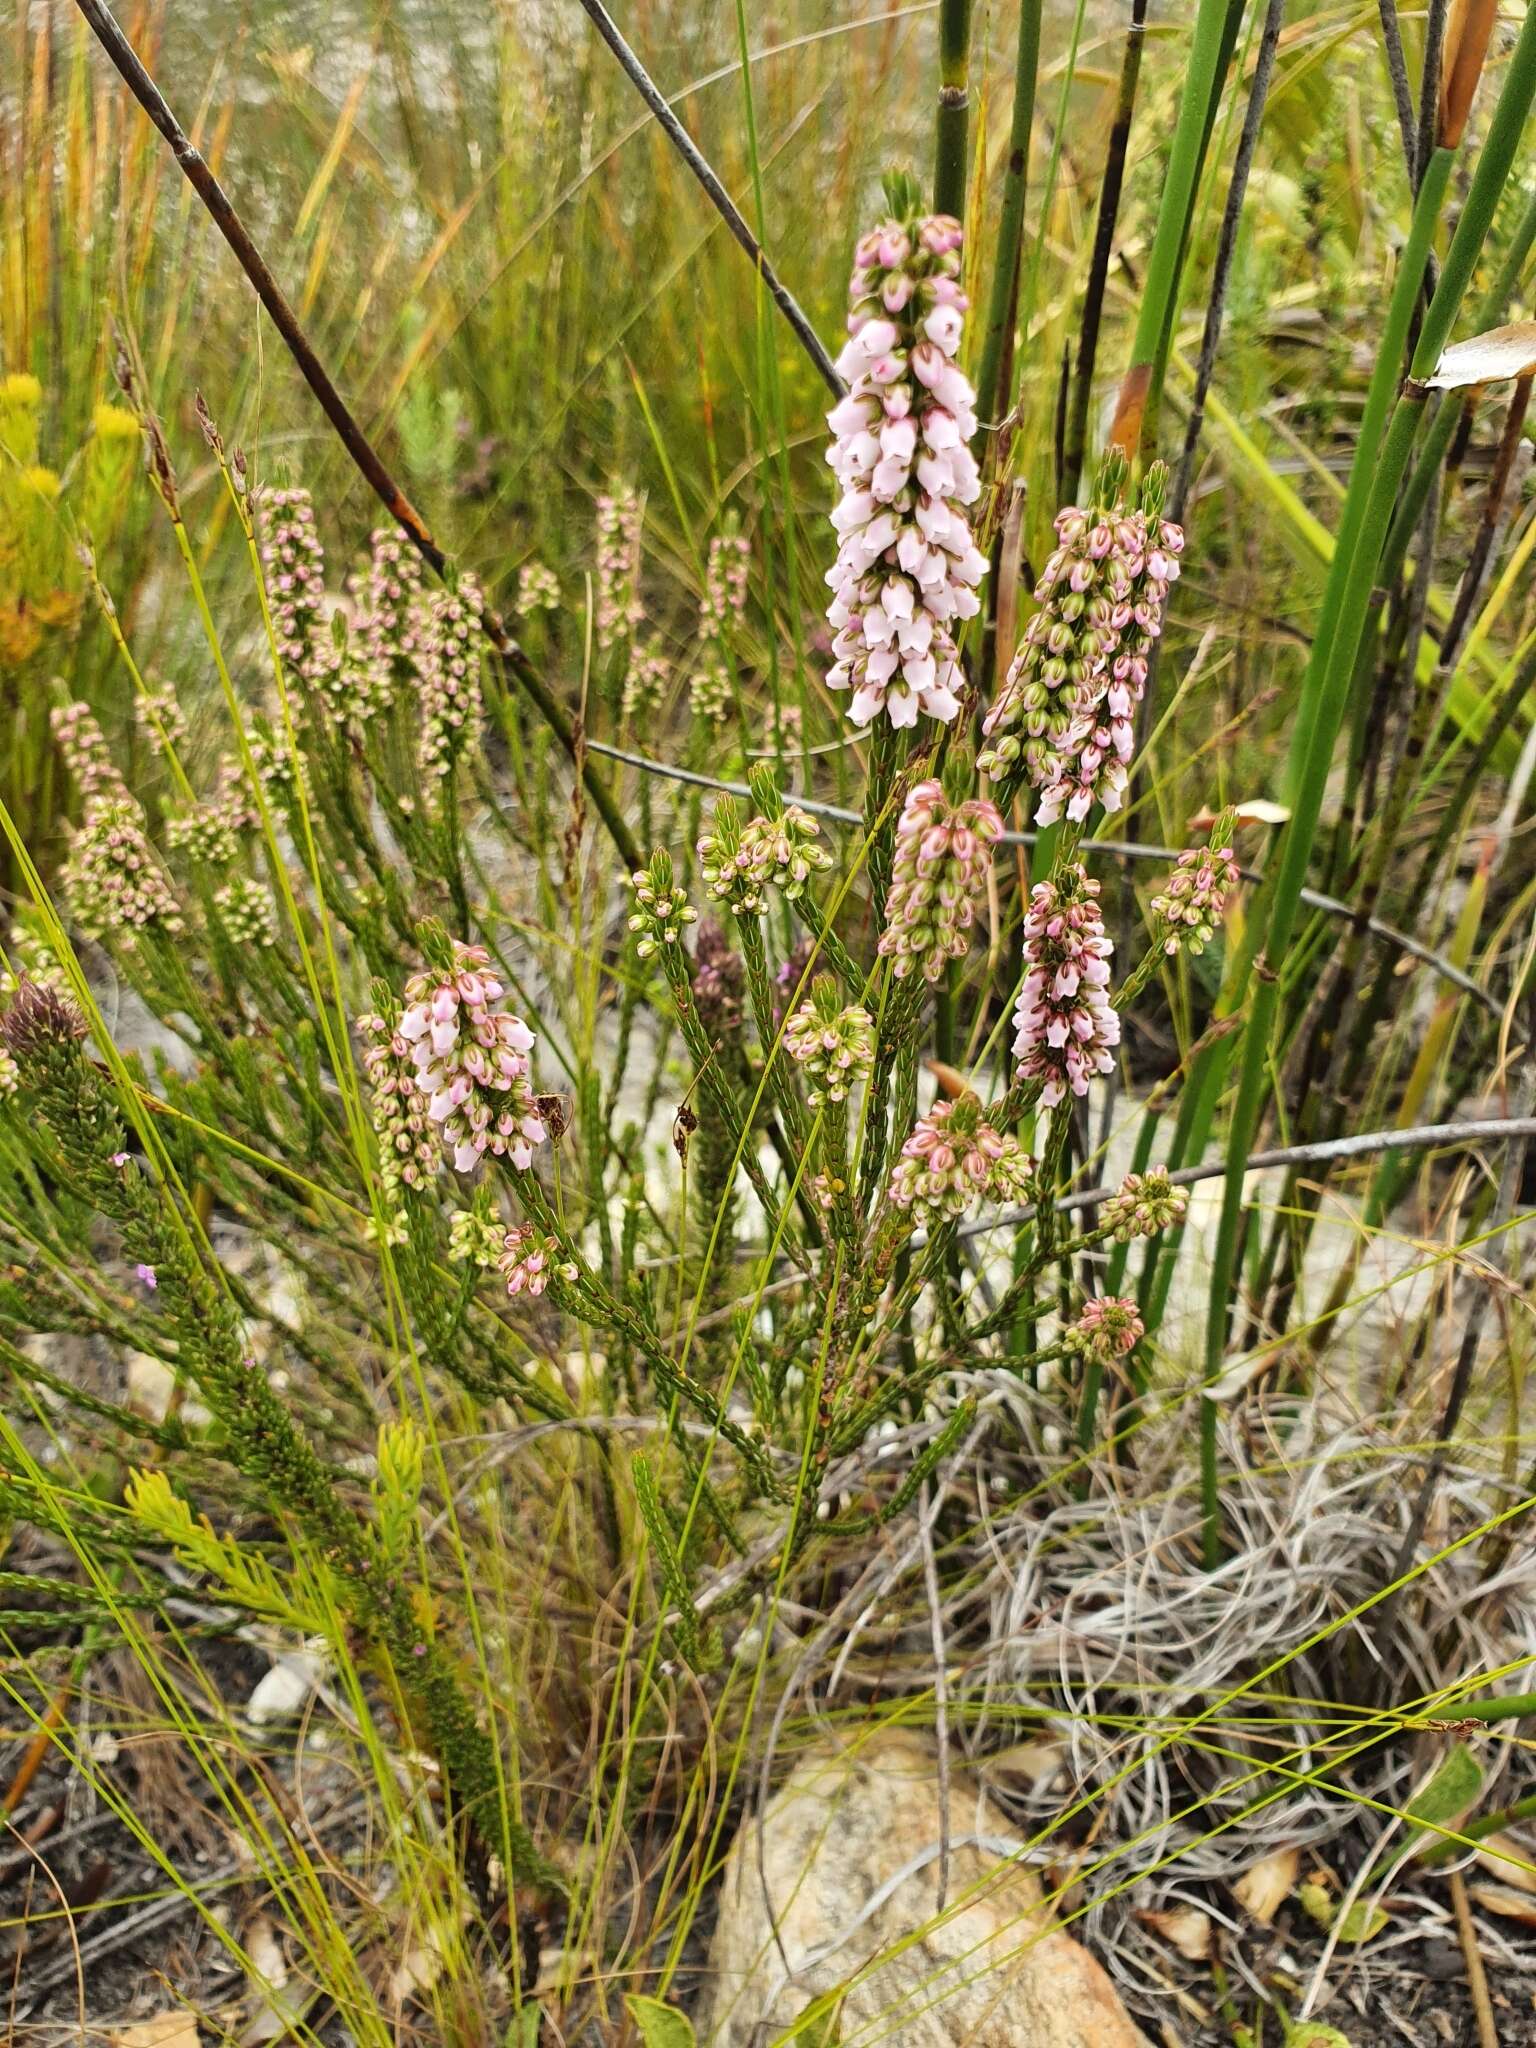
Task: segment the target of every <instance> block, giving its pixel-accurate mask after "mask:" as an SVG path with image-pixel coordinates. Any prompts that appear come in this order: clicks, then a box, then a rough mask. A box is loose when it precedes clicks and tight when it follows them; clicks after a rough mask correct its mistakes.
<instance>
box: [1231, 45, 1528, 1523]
mask: <svg viewBox="0 0 1536 2048" xmlns="http://www.w3.org/2000/svg"><path fill="white" fill-rule="evenodd" d="M1533 98H1536V11H1533V12H1532V13H1531V14H1529V15H1527V17H1526V20H1525V23H1524V26H1523V27H1522V29H1521V32H1520V39H1519V41H1518V43H1517V45H1516V47H1515V52H1514V55H1513V56H1512V57H1511V59H1510V63H1509V68H1508V71H1507V73H1506V76H1505V81H1504V89H1503V91H1502V92H1501V94H1500V96H1499V101H1498V105H1497V106H1496V108H1495V109H1494V114H1493V118H1492V121H1491V122H1490V124H1489V129H1488V136H1487V140H1486V141H1485V143H1484V145H1483V149H1482V153H1481V155H1480V156H1479V158H1478V162H1477V167H1476V170H1475V171H1474V173H1473V177H1472V184H1471V189H1470V190H1469V192H1468V194H1467V199H1466V203H1465V205H1464V207H1463V209H1462V212H1461V217H1460V219H1459V220H1458V222H1457V224H1456V232H1455V234H1454V236H1453V237H1452V240H1451V246H1450V249H1449V251H1448V253H1447V255H1446V259H1445V265H1444V268H1443V270H1442V271H1441V274H1440V279H1439V283H1438V285H1437V286H1436V289H1435V294H1434V297H1433V298H1432V299H1431V301H1430V304H1429V307H1428V310H1427V311H1426V313H1425V315H1424V320H1423V325H1422V327H1421V330H1420V333H1419V339H1418V344H1417V347H1416V348H1415V350H1414V354H1413V361H1412V363H1411V365H1410V370H1409V378H1410V381H1409V383H1408V385H1407V386H1406V387H1405V388H1404V390H1403V392H1402V393H1401V395H1400V396H1399V398H1398V400H1397V404H1396V407H1395V409H1394V411H1393V413H1392V418H1391V423H1390V425H1389V426H1388V428H1387V432H1386V436H1385V439H1384V440H1383V441H1381V443H1380V449H1379V453H1378V451H1377V445H1376V435H1375V433H1374V432H1373V427H1374V421H1375V419H1376V417H1378V416H1379V415H1380V414H1382V413H1384V412H1385V409H1386V404H1387V400H1388V396H1389V395H1390V393H1391V391H1392V389H1393V387H1394V385H1395V384H1396V382H1397V376H1398V365H1399V363H1400V361H1401V357H1402V350H1403V347H1404V344H1405V341H1406V337H1407V332H1408V325H1409V321H1410V319H1411V317H1412V314H1413V309H1414V305H1415V302H1416V300H1417V298H1418V295H1419V289H1420V286H1421V284H1422V282H1423V278H1424V272H1425V268H1426V266H1427V263H1428V260H1429V254H1430V244H1431V240H1432V236H1433V231H1434V227H1435V224H1436V222H1437V221H1438V218H1439V214H1440V208H1441V205H1442V203H1443V201H1444V197H1445V192H1446V187H1447V184H1448V182H1449V178H1450V172H1451V166H1452V164H1453V162H1454V160H1455V159H1454V152H1453V151H1452V150H1450V149H1444V148H1440V149H1436V151H1435V152H1434V154H1433V156H1432V157H1431V158H1430V160H1429V163H1428V165H1427V166H1426V167H1425V171H1424V177H1423V181H1422V183H1421V184H1420V187H1419V196H1418V201H1417V203H1416V205H1415V208H1414V217H1413V226H1412V229H1411V231H1410V234H1409V238H1408V244H1407V247H1406V248H1405V249H1404V251H1403V260H1402V264H1401V266H1400V268H1399V272H1398V278H1397V283H1396V286H1395V288H1394V291H1393V295H1392V302H1391V306H1390V308H1389V311H1388V316H1387V321H1386V325H1385V329H1384V331H1383V335H1382V344H1381V349H1380V352H1379V354H1378V357H1377V363H1376V370H1375V373H1374V375H1373V377H1372V380H1371V389H1370V393H1369V396H1368V398H1367V404H1366V412H1365V415H1364V416H1363V417H1362V422H1361V434H1360V440H1359V444H1358V445H1357V448H1356V451H1355V461H1354V465H1353V468H1352V470H1351V473H1350V482H1349V489H1348V493H1347V495H1346V498H1345V503H1344V512H1343V516H1342V518H1341V520H1340V527H1339V540H1338V544H1337V546H1336V548H1335V552H1334V557H1333V563H1332V566H1331V568H1330V571H1329V577H1328V584H1327V588H1326V589H1325V592H1324V596H1323V603H1322V608H1321V610H1320V612H1319V616H1318V622H1317V627H1316V631H1315V634H1314V638H1313V643H1312V656H1311V659H1310V660H1309V661H1308V664H1307V669H1306V673H1305V675H1304V676H1303V678H1302V687H1301V692H1300V697H1299V700H1298V704H1297V715H1296V719H1295V722H1294V725H1293V728H1292V731H1293V737H1292V744H1291V761H1290V773H1289V775H1288V778H1287V786H1288V788H1289V789H1290V790H1291V791H1292V792H1293V794H1292V814H1291V818H1290V821H1289V823H1288V824H1287V826H1286V828H1285V830H1284V832H1283V834H1282V836H1281V841H1280V847H1279V862H1278V870H1277V873H1276V877H1275V880H1274V882H1273V884H1272V885H1266V887H1265V888H1264V890H1263V891H1261V893H1260V896H1259V898H1258V900H1257V901H1256V902H1255V904H1254V905H1253V909H1252V914H1251V917H1250V923H1249V932H1248V936H1247V939H1246V942H1245V945H1244V949H1243V959H1242V961H1240V962H1239V965H1238V968H1237V973H1236V986H1237V987H1238V988H1239V989H1241V988H1242V987H1243V985H1244V984H1245V982H1246V981H1247V979H1248V976H1249V973H1250V972H1251V975H1252V982H1253V997H1252V1006H1251V1009H1250V1013H1249V1017H1248V1021H1247V1025H1246V1028H1245V1030H1244V1031H1243V1032H1242V1033H1241V1034H1240V1035H1241V1037H1242V1041H1243V1066H1242V1073H1241V1076H1240V1080H1239V1086H1238V1097H1237V1103H1236V1106H1235V1108H1234V1110H1233V1114H1232V1122H1231V1127H1230V1130H1229V1133H1228V1141H1227V1179H1226V1187H1225V1193H1224V1197H1223V1202H1222V1212H1221V1223H1220V1227H1219V1230H1218V1234H1217V1242H1216V1249H1215V1255H1214V1257H1213V1260H1212V1265H1211V1288H1210V1300H1209V1306H1208V1308H1207V1312H1206V1328H1205V1375H1206V1379H1207V1381H1210V1380H1213V1379H1214V1378H1215V1377H1216V1376H1217V1375H1218V1373H1219V1372H1220V1370H1221V1363H1222V1355H1223V1352H1224V1349H1225V1342H1226V1335H1225V1333H1226V1321H1227V1305H1228V1300H1229V1297H1230V1294H1231V1289H1232V1283H1233V1278H1234V1275H1235V1270H1236V1259H1237V1242H1238V1233H1239V1226H1240V1224H1241V1220H1242V1191H1243V1165H1244V1161H1245V1160H1246V1158H1247V1156H1248V1153H1249V1152H1250V1151H1251V1149H1252V1144H1253V1137H1254V1133H1255V1131H1256V1129H1257V1127H1258V1121H1259V1115H1260V1112H1261V1109H1262V1107H1263V1101H1264V1095H1265V1091H1266V1087H1267V1081H1268V1065H1269V1055H1270V1034H1271V1029H1272V1026H1273V1024H1274V1021H1275V1014H1276V1010H1277V1007H1278V1002H1279V993H1280V985H1279V980H1278V971H1279V966H1280V965H1281V964H1283V962H1284V958H1285V951H1286V947H1287V945H1288V943H1289V941H1290V937H1291V933H1292V930H1293V928H1294V925H1295V919H1296V912H1297V908H1298V904H1299V900H1300V894H1301V889H1302V885H1303V883H1304V881H1305V879H1306V873H1307V865H1308V862H1309V860H1310V857H1311V852H1312V847H1313V843H1314V841H1315V839H1316V835H1317V825H1318V819H1319V816H1320V814H1321V811H1322V803H1323V794H1324V788H1325V785H1326V783H1327V778H1328V771H1329V768H1330V765H1331V763H1332V759H1333V751H1334V743H1335V741H1336V740H1337V737H1338V732H1339V727H1340V724H1341V722H1342V719H1343V715H1344V711H1345V709H1346V706H1347V702H1348V694H1349V683H1350V678H1351V676H1352V674H1353V671H1354V664H1355V656H1356V652H1357V650H1358V647H1359V644H1360V636H1361V633H1362V632H1363V630H1364V627H1365V620H1366V614H1367V611H1368V609H1369V606H1370V600H1371V593H1372V590H1373V589H1374V587H1375V582H1376V570H1377V565H1378V563H1379V562H1380V560H1381V556H1382V552H1383V549H1384V548H1385V545H1386V541H1387V534H1388V530H1389V528H1390V524H1391V519H1392V512H1393V507H1394V505H1395V503H1396V499H1397V493H1398V488H1399V486H1400V484H1401V483H1402V480H1403V475H1404V472H1405V470H1406V468H1407V463H1408V457H1409V454H1410V452H1411V450H1412V447H1413V441H1414V437H1415V434H1416V432H1417V429H1418V426H1419V422H1420V420H1421V418H1422V414H1423V406H1424V399H1425V396H1426V394H1425V392H1424V390H1423V388H1422V380H1423V379H1424V378H1426V377H1428V376H1429V375H1430V374H1431V372H1432V371H1433V369H1434V366H1435V364H1436V363H1437V362H1438V360H1439V358H1440V355H1441V352H1442V350H1443V349H1444V347H1445V343H1446V340H1447V338H1448V336H1449V334H1450V331H1451V327H1452V325H1453V323H1454V321H1455V318H1456V315H1457V312H1458V311H1459V309H1460V306H1461V302H1462V299H1463V297H1464V296H1465V294H1466V290H1467V286H1468V284H1469V282H1470V280H1471V276H1472V270H1473V266H1474V265H1475V263H1476V261H1477V257H1478V254H1479V252H1480V251H1481V249H1482V246H1483V243H1484V241H1485V240H1486V238H1487V234H1488V230H1489V227H1490V225H1491V223H1492V220H1493V215H1494V211H1495V208H1496V207H1497V204H1498V200H1499V196H1500V194H1501V192H1502V191H1503V188H1504V185H1505V183H1506V182H1507V180H1508V177H1509V173H1510V169H1511V167H1512V165H1513V163H1514V160H1515V154H1516V151H1517V150H1518V148H1519V146H1520V140H1521V136H1522V133H1523V131H1524V127H1525V122H1526V119H1527V116H1528V115H1529V113H1530V109H1531V103H1532V100H1533ZM1266 899H1267V901H1266ZM1237 1040H1238V1034H1234V1035H1233V1036H1232V1037H1230V1038H1228V1039H1225V1040H1223V1041H1221V1043H1220V1045H1219V1046H1218V1048H1217V1060H1218V1062H1219V1064H1220V1066H1223V1067H1224V1066H1225V1063H1226V1060H1227V1059H1228V1058H1230V1056H1231V1052H1232V1051H1233V1050H1235V1048H1236V1044H1237ZM1200 1441H1201V1492H1202V1503H1203V1510H1204V1522H1205V1533H1204V1545H1205V1556H1206V1561H1207V1563H1208V1564H1215V1563H1216V1562H1218V1561H1219V1556H1220V1520H1219V1517H1220V1483H1219V1475H1218V1473H1217V1469H1216V1412H1215V1408H1214V1405H1213V1404H1212V1403H1211V1402H1210V1401H1209V1400H1207V1401H1204V1402H1202V1404H1201V1416H1200Z"/></svg>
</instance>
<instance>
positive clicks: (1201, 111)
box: [1111, 0, 1231, 461]
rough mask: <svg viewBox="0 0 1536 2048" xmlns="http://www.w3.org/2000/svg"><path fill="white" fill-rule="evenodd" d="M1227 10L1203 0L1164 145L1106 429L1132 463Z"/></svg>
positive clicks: (1180, 251) (1164, 326) (1158, 354)
mask: <svg viewBox="0 0 1536 2048" xmlns="http://www.w3.org/2000/svg"><path fill="white" fill-rule="evenodd" d="M1230 11H1231V0H1200V5H1199V11H1198V13H1197V14H1196V16H1195V25H1194V29H1193V32H1192V34H1191V36H1190V46H1189V62H1188V67H1187V69H1186V71H1185V74H1184V90H1183V93H1182V95H1181V96H1180V100H1179V114H1178V120H1177V122H1176V123H1175V126H1174V131H1173V141H1172V143H1171V145H1170V147H1169V151H1168V163H1167V168H1166V171H1165V173H1164V178H1163V191H1162V199H1161V202H1160V204H1159V206H1158V211H1157V227H1156V230H1155V231H1154V233H1153V237H1152V252H1151V254H1150V256H1149V257H1148V259H1147V271H1146V276H1145V277H1144V278H1143V280H1142V288H1141V308H1140V311H1139V313H1138V315H1137V319H1136V334H1135V338H1134V340H1133V341H1132V343H1131V360H1130V366H1129V368H1128V369H1127V370H1126V373H1125V376H1124V379H1123V380H1122V382H1121V386H1120V398H1119V402H1118V404H1117V406H1116V408H1115V423H1114V427H1113V430H1112V433H1111V439H1112V440H1113V441H1114V443H1115V445H1116V446H1117V447H1120V448H1123V449H1124V450H1125V453H1126V455H1127V457H1128V458H1130V459H1131V460H1132V461H1134V460H1135V458H1136V455H1137V453H1138V451H1139V449H1140V447H1141V441H1142V430H1143V425H1144V423H1145V421H1146V418H1147V416H1148V413H1149V411H1151V412H1155V410H1156V390H1155V386H1156V383H1157V381H1158V364H1159V362H1160V361H1161V359H1162V355H1163V350H1164V346H1165V337H1166V335H1167V333H1168V331H1169V321H1170V318H1171V314H1172V308H1173V304H1174V301H1175V299H1176V297H1177V295H1178V289H1179V276H1180V273H1181V272H1182V270H1183V267H1184V262H1183V259H1184V248H1185V240H1186V236H1187V232H1188V227H1189V221H1190V217H1191V215H1192V213H1193V211H1194V204H1195V193H1196V189H1197V187H1198V184H1199V178H1200V165H1201V160H1202V158H1203V157H1204V154H1205V144H1206V137H1207V135H1208V133H1209V126H1210V120H1211V112H1212V99H1213V95H1214V94H1215V92H1216V89H1217V84H1218V81H1219V79H1220V77H1221V71H1222V65H1223V53H1224V51H1225V50H1226V48H1227V43H1228V15H1229V12H1230Z"/></svg>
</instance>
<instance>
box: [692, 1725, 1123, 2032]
mask: <svg viewBox="0 0 1536 2048" xmlns="http://www.w3.org/2000/svg"><path fill="white" fill-rule="evenodd" d="M941 1811H942V1806H941V1800H940V1795H939V1779H938V1768H937V1764H936V1761H935V1758H934V1754H933V1751H932V1748H931V1746H930V1745H929V1744H927V1743H926V1742H923V1741H921V1740H919V1739H918V1738H917V1737H915V1736H911V1735H907V1734H903V1733H901V1732H899V1731H896V1732H881V1733H877V1734H874V1735H871V1736H869V1737H867V1738H865V1739H862V1740H861V1739H860V1738H858V1737H857V1736H854V1737H851V1738H849V1740H848V1741H847V1742H846V1743H844V1744H842V1745H841V1746H838V1747H832V1746H830V1745H829V1746H825V1747H818V1748H817V1749H816V1750H815V1751H814V1752H813V1753H812V1754H811V1755H809V1756H807V1757H804V1758H803V1759H802V1760H801V1761H800V1762H799V1763H798V1764H797V1765H796V1767H795V1769H794V1771H793V1772H792V1773H791V1775H790V1777H789V1780H788V1782H787V1783H786V1784H785V1785H784V1787H783V1789H782V1790H781V1791H780V1792H779V1793H778V1794H777V1795H776V1797H775V1798H774V1799H773V1800H772V1801H771V1802H770V1804H769V1806H768V1808H767V1811H766V1813H765V1814H764V1816H763V1821H762V1850H761V1862H760V1861H759V1837H758V1823H757V1822H756V1821H755V1820H748V1821H747V1823H746V1825H745V1826H744V1827H743V1829H742V1831H741V1833H740V1835H739V1836H738V1837H737V1839H736V1841H735V1843H734V1845H733V1846H732V1848H731V1851H730V1854H729V1856H728V1858H727V1859H726V1867H725V1871H724V1875H723V1879H722V1885H721V1898H720V1918H719V1923H718V1925H717V1927H716V1930H715V1937H714V1942H713V1944H712V1947H711V1951H710V1980H709V1992H708V1995H707V1996H706V1999H705V2006H706V2010H705V2012H704V2015H703V2021H704V2023H703V2025H702V2026H701V2027H700V2030H699V2038H700V2041H701V2042H702V2043H705V2044H707V2048H769V2044H770V2043H772V2042H774V2041H776V2040H777V2039H778V2037H779V2036H780V2035H781V2034H782V2033H783V2031H784V2030H785V2029H786V2028H788V2027H789V2026H791V2025H792V2024H793V2023H794V2022H795V2021H796V2020H797V2019H799V2018H800V2016H801V2015H802V2014H803V2013H804V2012H805V2010H806V2008H807V2006H809V2005H810V2004H811V2003H812V2001H813V2000H815V1999H818V1998H823V1997H826V1996H827V1995H828V1994H831V1993H834V1992H836V1991H838V1990H839V1988H840V1987H846V1988H845V1989H844V1994H843V1998H842V2003H841V2007H840V2023H839V2026H838V2028H837V2029H836V2030H834V2031H833V2032H832V2033H831V2034H830V2035H829V2036H826V2037H825V2038H830V2039H832V2040H836V2039H838V2038H841V2039H843V2040H845V2041H846V2040H853V2039H858V2040H867V2041H875V2040H880V2041H887V2042H891V2043H893V2044H894V2043H900V2044H901V2048H953V2044H956V2043H960V2042H964V2043H965V2044H966V2048H1146V2039H1145V2036H1144V2035H1143V2034H1142V2033H1141V2032H1140V2031H1139V2030H1138V2029H1137V2027H1136V2026H1135V2025H1134V2024H1133V2023H1132V2021H1131V2019H1130V2017H1129V2015H1128V2014H1127V2012H1126V2010H1125V2008H1124V2006H1123V2005H1122V2004H1121V2002H1120V1999H1119V1996H1118V1994H1117V1993H1116V1991H1115V1989H1114V1987H1113V1985H1112V1984H1111V1983H1110V1980H1109V1978H1108V1976H1107V1975H1106V1974H1105V1972H1104V1970H1103V1969H1102V1968H1101V1967H1100V1965H1099V1964H1098V1963H1096V1962H1095V1961H1094V1960H1093V1958H1092V1957H1091V1956H1090V1955H1089V1954H1088V1952H1087V1950H1086V1949H1084V1948H1083V1947H1081V1946H1080V1945H1079V1944H1078V1943H1077V1942H1075V1941H1073V1940H1072V1938H1071V1937H1070V1936H1069V1935H1068V1934H1066V1933H1064V1932H1063V1931H1062V1930H1061V1929H1060V1928H1058V1927H1056V1926H1055V1925H1054V1924H1053V1922H1052V1921H1051V1918H1050V1915H1049V1914H1048V1913H1047V1912H1046V1911H1045V1910H1044V1908H1043V1907H1042V1906H1041V1903H1040V1885H1039V1881H1038V1879H1037V1878H1036V1877H1035V1875H1034V1873H1033V1871H1031V1870H1030V1869H1028V1868H1027V1867H1026V1866H1025V1865H1024V1864H1022V1863H1019V1862H1016V1861H1013V1860H1010V1858H1011V1853H1012V1851H1014V1850H1015V1849H1016V1848H1017V1846H1018V1843H1019V1837H1018V1833H1017V1830H1016V1829H1015V1827H1014V1826H1013V1824H1012V1823H1011V1822H1010V1821H1009V1820H1008V1818H1007V1817H1006V1815H1004V1814H1003V1813H1002V1812H1001V1811H1000V1810H999V1808H998V1807H996V1806H995V1805H994V1804H993V1803H992V1801H991V1800H990V1799H989V1798H988V1797H987V1795H986V1793H985V1792H984V1791H982V1790H981V1788H980V1787H979V1786H978V1785H977V1784H976V1782H975V1781H974V1779H972V1778H971V1777H970V1776H969V1775H968V1774H967V1773H966V1772H964V1771H963V1770H960V1769H958V1768H956V1769H953V1770H952V1771H951V1773H950V1783H949V1862H948V1881H947V1886H946V1892H945V1900H946V1903H945V1906H944V1910H943V1912H942V1913H940V1912H939V1911H938V1903H939V1872H940V1837H941ZM765 1873H766V1879H767V1885H766V1891H767V1899H766V1900H765V1897H764V1882H763V1878H764V1874H765ZM770 1900H771V1902H772V1914H771V1917H770V1911H769V1905H768V1901H770ZM775 1926H776V1927H777V1939H775V1932H774V1929H775ZM813 2038H815V2037H813Z"/></svg>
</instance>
